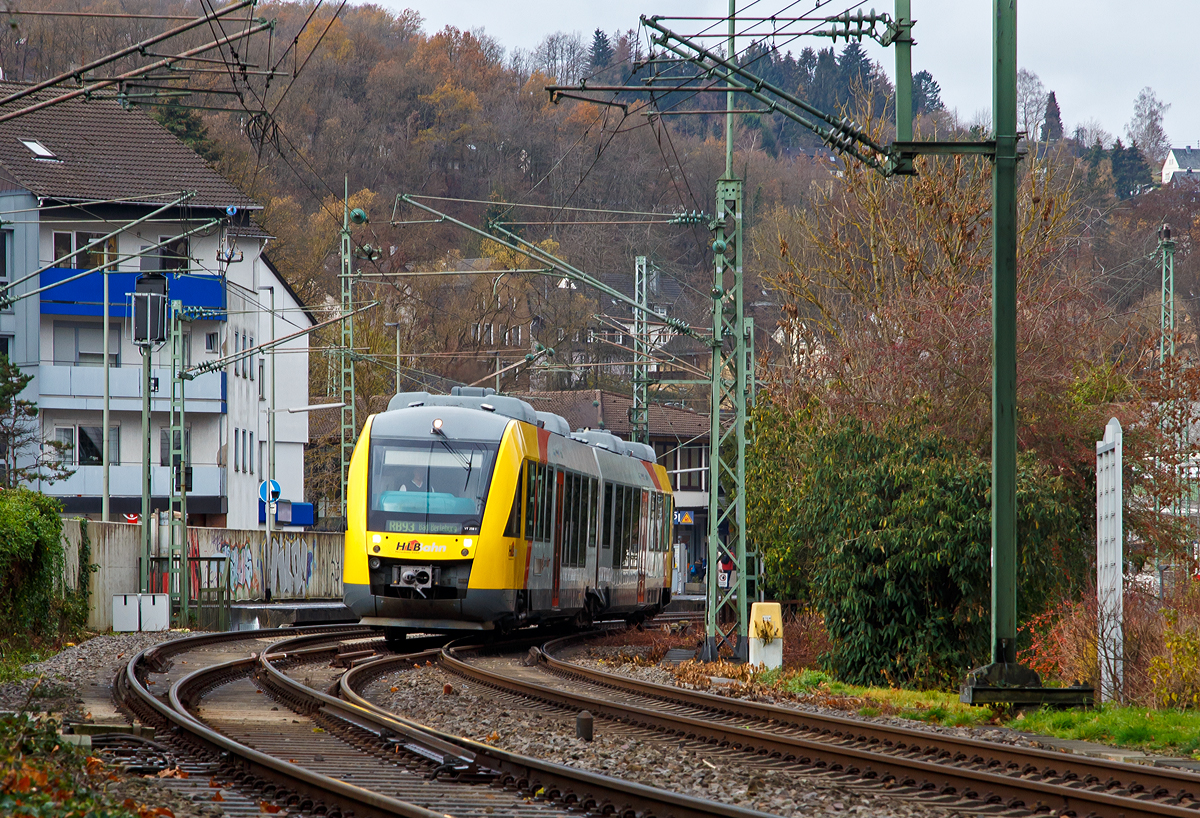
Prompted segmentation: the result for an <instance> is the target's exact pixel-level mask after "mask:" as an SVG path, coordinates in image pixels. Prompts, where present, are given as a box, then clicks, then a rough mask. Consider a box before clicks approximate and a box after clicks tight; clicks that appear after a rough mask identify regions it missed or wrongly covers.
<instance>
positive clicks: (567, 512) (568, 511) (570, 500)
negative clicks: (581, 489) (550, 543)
mask: <svg viewBox="0 0 1200 818" xmlns="http://www.w3.org/2000/svg"><path fill="white" fill-rule="evenodd" d="M574 505H575V475H573V474H568V475H567V476H566V477H565V478H564V479H563V503H562V509H563V525H562V538H563V541H562V555H563V564H565V565H574V564H575V555H574V553H573V552H574V547H575V533H574V531H573V529H572V523H573V522H574V517H575V508H574Z"/></svg>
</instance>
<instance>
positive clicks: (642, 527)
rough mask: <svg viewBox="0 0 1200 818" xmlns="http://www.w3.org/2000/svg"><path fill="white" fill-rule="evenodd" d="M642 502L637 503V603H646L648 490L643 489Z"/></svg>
mask: <svg viewBox="0 0 1200 818" xmlns="http://www.w3.org/2000/svg"><path fill="white" fill-rule="evenodd" d="M641 500H642V502H641V503H640V504H639V505H638V511H639V514H638V518H637V527H638V552H637V601H638V604H639V605H645V604H646V563H647V560H648V556H647V554H646V549H647V548H649V546H650V537H648V536H647V533H648V532H647V530H646V529H647V525H646V523H647V520H648V518H649V511H650V492H648V491H643V492H642V496H641Z"/></svg>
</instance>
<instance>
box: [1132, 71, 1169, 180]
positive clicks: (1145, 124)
mask: <svg viewBox="0 0 1200 818" xmlns="http://www.w3.org/2000/svg"><path fill="white" fill-rule="evenodd" d="M1170 107H1171V106H1170V105H1168V104H1167V103H1165V102H1162V101H1161V100H1159V98H1158V97H1157V96H1155V94H1154V89H1152V88H1151V87H1150V86H1148V85H1147V86H1146V87H1145V88H1143V89H1142V90H1141V91H1140V92H1139V93H1138V95H1137V99H1135V100H1134V101H1133V118H1132V119H1130V120H1129V122H1128V123H1127V124H1126V125H1125V135H1126V136H1128V137H1129V141H1130V142H1131V143H1136V144H1137V146H1138V147H1139V148H1141V149H1142V153H1143V154H1145V156H1146V158H1148V159H1150V160H1151V161H1153V162H1154V163H1156V164H1161V163H1162V161H1163V160H1164V159H1166V158H1167V151H1169V150H1170V149H1171V140H1170V138H1169V137H1168V136H1167V132H1166V131H1165V130H1164V129H1163V116H1164V115H1165V114H1166V113H1167V109H1168V108H1170Z"/></svg>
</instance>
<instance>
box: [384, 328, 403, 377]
mask: <svg viewBox="0 0 1200 818" xmlns="http://www.w3.org/2000/svg"><path fill="white" fill-rule="evenodd" d="M384 326H385V327H395V328H396V394H397V395H399V394H400V322H399V321H396V322H395V323H392V322H391V321H388V322H386V323H384Z"/></svg>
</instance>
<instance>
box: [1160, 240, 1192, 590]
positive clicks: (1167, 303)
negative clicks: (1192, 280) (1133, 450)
mask: <svg viewBox="0 0 1200 818" xmlns="http://www.w3.org/2000/svg"><path fill="white" fill-rule="evenodd" d="M1158 251H1159V253H1161V254H1162V301H1161V305H1160V308H1159V331H1158V374H1159V378H1160V379H1162V380H1166V377H1167V361H1168V360H1170V359H1171V358H1174V357H1175V242H1174V241H1173V240H1172V239H1171V225H1169V224H1163V225H1162V226H1161V227H1159V228H1158ZM1173 403H1174V400H1170V401H1164V403H1163V405H1162V406H1160V407H1159V411H1160V413H1161V414H1160V421H1159V423H1160V428H1161V429H1163V431H1164V432H1166V431H1167V427H1168V422H1169V420H1168V419H1169V417H1170V415H1171V414H1172V410H1173V409H1175V407H1174V406H1173V405H1172V404H1173ZM1183 434H1185V435H1186V434H1187V431H1186V429H1185V430H1184V432H1183ZM1160 465H1161V458H1160ZM1182 505H1183V503H1182V500H1180V499H1177V500H1176V501H1175V503H1174V509H1173V511H1174V516H1175V518H1176V519H1178V518H1179V517H1180V516H1181V513H1182V511H1183V509H1182ZM1190 505H1191V503H1190V500H1189V512H1190ZM1155 511H1157V512H1159V513H1161V512H1162V509H1161V508H1159V507H1158V503H1157V502H1156V503H1155ZM1154 562H1155V568H1156V569H1157V571H1158V600H1159V602H1160V603H1161V602H1162V601H1163V599H1164V598H1165V596H1166V586H1165V583H1164V580H1165V579H1166V569H1167V561H1166V555H1164V554H1163V553H1162V549H1161V548H1156V549H1155V555H1154Z"/></svg>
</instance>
